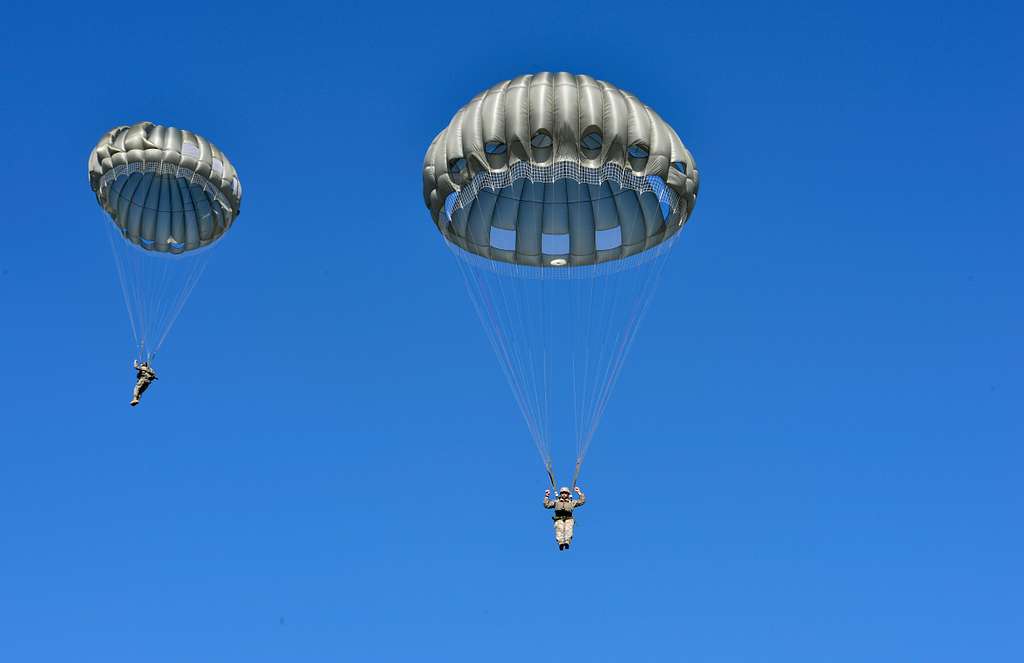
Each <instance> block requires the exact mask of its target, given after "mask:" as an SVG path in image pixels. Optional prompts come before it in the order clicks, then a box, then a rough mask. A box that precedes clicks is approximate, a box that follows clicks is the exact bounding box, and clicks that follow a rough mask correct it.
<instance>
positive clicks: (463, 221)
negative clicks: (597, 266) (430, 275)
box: [423, 73, 699, 267]
mask: <svg viewBox="0 0 1024 663" xmlns="http://www.w3.org/2000/svg"><path fill="white" fill-rule="evenodd" d="M698 181H699V180H698V174H697V168H696V163H695V162H694V159H693V155H691V154H690V152H689V151H688V150H687V149H686V147H684V146H683V143H682V141H680V140H679V137H678V136H677V135H676V132H675V131H674V130H673V129H672V127H670V126H669V125H668V124H666V123H665V121H664V120H662V119H661V117H659V116H658V114H657V113H655V112H654V111H653V110H651V108H649V107H648V106H646V105H644V104H643V103H642V102H640V101H639V100H638V99H637V98H636V97H634V96H633V95H631V94H629V93H628V92H624V91H622V90H620V89H619V88H617V87H615V86H614V85H611V84H609V83H605V82H604V81H599V80H595V79H593V78H590V77H589V76H573V75H571V74H567V73H557V74H551V73H541V74H535V75H527V76H520V77H518V78H514V79H512V80H509V81H505V82H503V83H499V84H498V85H495V86H494V87H492V88H490V89H489V90H486V91H484V92H481V93H480V94H478V95H477V96H476V97H474V98H473V100H472V101H470V102H469V103H468V104H466V105H465V106H463V107H462V108H461V109H460V110H459V111H458V112H457V113H456V114H455V116H454V117H453V118H452V120H451V122H450V123H449V124H448V127H447V128H446V129H445V130H444V131H442V132H441V133H440V134H438V135H437V137H436V138H435V139H434V141H433V142H432V143H431V145H430V148H429V149H428V150H427V154H426V158H425V159H424V163H423V197H424V200H425V202H426V204H427V207H428V208H429V209H430V213H431V216H432V217H433V219H434V222H435V224H436V225H437V228H438V230H440V231H441V233H442V234H443V235H444V236H445V238H446V239H448V240H449V241H450V242H452V243H453V244H455V245H457V246H458V247H460V248H462V249H464V250H466V251H470V252H472V253H475V254H477V255H480V256H484V257H487V258H490V259H492V260H499V261H503V262H511V263H516V264H522V265H533V266H553V267H564V266H572V265H588V264H594V263H600V262H606V261H610V260H616V259H619V258H624V257H628V256H630V255H634V254H636V253H640V252H642V251H645V250H647V249H650V248H652V247H654V246H657V245H658V244H660V243H662V242H664V241H666V240H668V239H670V238H671V237H672V236H673V235H675V233H677V232H678V231H679V229H680V228H681V227H682V226H683V224H684V223H685V222H686V220H687V219H688V218H689V215H690V213H691V212H692V211H693V206H694V204H695V202H696V198H697V189H698Z"/></svg>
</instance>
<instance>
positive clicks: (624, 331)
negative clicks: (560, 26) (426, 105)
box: [423, 73, 699, 487]
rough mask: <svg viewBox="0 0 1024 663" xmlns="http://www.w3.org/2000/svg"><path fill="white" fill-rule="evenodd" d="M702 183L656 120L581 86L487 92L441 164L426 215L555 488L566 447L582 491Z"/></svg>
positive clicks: (553, 79) (528, 80)
mask: <svg viewBox="0 0 1024 663" xmlns="http://www.w3.org/2000/svg"><path fill="white" fill-rule="evenodd" d="M698 184H699V179H698V172H697V167H696V162H695V161H694V159H693V155H691V154H690V152H689V151H688V150H687V149H686V147H684V145H683V143H682V141H680V139H679V137H678V136H677V135H676V132H675V131H674V130H673V129H672V127H670V126H669V125H668V124H667V123H665V121H664V120H662V119H661V118H660V117H659V116H658V115H657V114H656V113H655V112H654V111H653V110H652V109H651V108H649V107H648V106H646V105H644V104H643V103H642V102H640V101H639V100H638V99H637V98H636V97H635V96H633V95H632V94H629V93H628V92H624V91H622V90H620V89H619V88H617V87H615V86H614V85H611V84H609V83H606V82H603V81H599V80H596V79H594V78H591V77H589V76H574V75H571V74H567V73H557V74H553V73H540V74H535V75H526V76H520V77H518V78H515V79H512V80H509V81H504V82H502V83H499V84H497V85H495V86H494V87H492V88H490V89H488V90H486V91H484V92H481V93H480V94H478V95H477V96H476V97H474V98H473V100H471V101H470V102H469V103H468V104H466V105H465V106H464V107H462V108H461V109H460V110H459V111H458V112H457V113H456V114H455V116H454V117H453V118H452V120H451V122H450V123H449V124H448V126H447V128H445V129H444V130H443V131H442V132H441V133H440V134H438V135H437V137H436V138H434V141H433V142H432V143H431V145H430V148H429V149H428V150H427V154H426V157H425V159H424V163H423V197H424V201H425V203H426V205H427V208H428V209H429V210H430V214H431V217H432V219H433V221H434V224H435V225H436V227H437V229H438V231H440V233H441V236H442V237H443V238H444V241H445V244H446V246H447V247H448V249H450V251H451V253H452V254H453V255H454V256H455V257H456V260H457V262H458V264H459V266H460V268H461V271H462V274H463V277H464V279H465V282H466V287H467V289H468V291H469V294H470V298H471V299H472V300H473V303H474V305H475V307H476V310H477V313H478V315H479V317H480V320H481V322H482V323H483V326H484V329H485V331H486V332H487V335H488V338H489V340H490V342H491V344H492V346H493V348H494V350H495V354H496V355H497V357H498V360H499V364H500V365H501V367H502V369H503V371H504V373H505V376H506V377H507V378H508V382H509V384H510V386H511V388H512V393H513V395H514V398H515V400H516V403H517V404H518V406H519V408H520V410H521V411H522V413H523V416H524V418H525V419H526V423H527V427H528V429H529V431H530V435H531V437H532V438H533V441H534V443H535V445H536V446H537V449H538V451H539V452H540V455H541V458H542V460H543V462H544V464H545V469H546V470H547V473H548V479H549V481H550V482H551V485H552V487H554V485H555V478H554V474H555V473H554V466H555V462H556V458H555V454H556V453H560V452H559V449H561V448H568V444H565V443H563V441H567V440H570V439H571V440H574V441H575V445H574V447H575V460H574V470H573V484H575V482H576V478H577V477H578V476H579V472H580V467H581V465H582V463H583V459H584V456H585V455H586V452H587V450H588V448H589V446H590V443H591V440H592V439H593V437H594V435H595V433H596V431H597V427H598V423H599V422H600V419H601V416H602V414H603V413H604V411H605V407H606V406H607V404H608V401H609V398H610V396H611V393H612V389H613V387H614V385H615V382H616V380H617V378H618V376H619V374H620V372H621V370H622V366H623V362H624V360H625V358H626V355H627V353H628V350H629V347H630V345H631V344H632V342H633V339H634V338H635V335H636V330H637V328H638V325H639V323H640V320H641V319H642V318H643V315H644V312H645V311H646V309H647V305H648V303H649V302H650V301H651V298H652V297H653V295H654V291H655V288H656V286H657V283H658V280H659V276H660V274H661V271H662V267H663V265H664V261H665V258H666V257H667V256H668V254H669V252H670V251H671V248H672V246H673V244H674V243H675V240H676V238H677V236H678V232H679V230H680V229H681V228H682V227H683V226H684V225H685V223H686V222H687V220H688V219H689V218H690V214H691V213H692V212H693V208H694V205H695V204H696V200H697V190H698ZM641 402H642V400H641ZM648 414H649V413H648V412H646V411H641V412H636V413H635V416H647V415H648ZM559 460H560V459H559Z"/></svg>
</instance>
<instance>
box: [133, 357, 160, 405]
mask: <svg viewBox="0 0 1024 663" xmlns="http://www.w3.org/2000/svg"><path fill="white" fill-rule="evenodd" d="M153 380H156V371H154V370H153V369H152V368H150V366H149V364H148V363H145V362H144V363H142V364H140V363H138V362H136V363H135V391H134V392H132V403H131V404H132V407H134V406H136V405H138V404H139V399H140V398H141V397H142V392H144V391H146V389H148V388H149V385H150V383H151V382H153Z"/></svg>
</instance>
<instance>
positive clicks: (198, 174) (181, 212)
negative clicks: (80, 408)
mask: <svg viewBox="0 0 1024 663" xmlns="http://www.w3.org/2000/svg"><path fill="white" fill-rule="evenodd" d="M89 184H90V186H91V187H92V190H93V192H94V193H95V194H96V201H97V202H98V203H99V205H100V207H102V208H103V210H104V211H105V212H106V213H107V215H109V217H110V223H106V224H105V225H106V226H107V228H108V230H109V234H110V245H111V250H112V252H113V254H114V260H115V264H116V266H117V274H118V278H119V280H120V282H121V289H122V292H123V294H124V299H125V304H126V306H127V308H128V318H129V321H130V323H131V327H132V334H133V338H134V340H135V345H136V359H137V360H138V361H145V362H148V361H151V360H152V359H153V357H154V356H155V355H156V353H157V352H158V351H159V350H160V348H161V347H162V346H163V343H164V341H165V340H166V338H167V335H168V333H169V332H170V330H171V327H172V326H173V324H174V321H175V320H176V319H177V317H178V315H179V314H180V313H181V310H182V308H183V307H184V306H185V302H186V301H187V300H188V297H189V295H190V294H191V293H192V290H193V289H194V288H195V287H196V285H197V284H198V282H199V278H200V277H201V276H202V273H203V270H204V269H205V267H206V262H207V260H208V259H209V254H210V250H211V249H212V248H213V246H214V245H215V244H216V243H217V242H218V241H219V240H220V239H221V237H223V236H224V234H225V233H227V231H228V230H229V229H230V228H231V226H232V224H233V223H234V221H235V219H236V218H237V217H238V214H239V213H240V211H241V202H242V185H241V182H240V181H239V179H238V174H237V173H236V172H235V169H234V167H233V166H232V165H231V162H230V161H229V160H228V158H227V157H226V156H225V155H224V153H223V152H221V151H220V150H218V149H217V148H216V147H215V146H214V145H213V144H212V143H211V142H209V141H208V140H206V139H205V138H203V137H202V136H200V135H198V134H195V133H192V132H190V131H185V130H182V129H175V128H174V127H162V126H160V125H156V124H153V123H152V122H139V123H138V124H134V125H131V126H121V127H115V128H114V129H111V130H110V131H108V132H107V133H106V134H104V135H103V137H102V138H100V140H99V142H98V143H97V144H96V147H95V148H94V149H93V151H92V153H91V154H90V155H89Z"/></svg>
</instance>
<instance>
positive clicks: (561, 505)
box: [544, 488, 587, 550]
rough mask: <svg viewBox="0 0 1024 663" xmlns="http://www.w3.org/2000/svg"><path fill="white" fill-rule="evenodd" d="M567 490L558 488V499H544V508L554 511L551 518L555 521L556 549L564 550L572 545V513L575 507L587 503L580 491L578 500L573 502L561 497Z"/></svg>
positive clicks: (574, 522)
mask: <svg viewBox="0 0 1024 663" xmlns="http://www.w3.org/2000/svg"><path fill="white" fill-rule="evenodd" d="M568 492H569V490H568V489H567V488H560V489H559V490H558V499H556V500H552V499H549V498H548V497H546V496H545V497H544V508H545V509H554V510H555V515H553V516H552V517H551V519H552V520H553V521H555V541H557V542H558V549H559V550H565V549H567V548H568V547H569V544H570V543H572V531H573V526H574V525H575V524H576V521H575V520H574V519H573V517H572V511H573V509H575V508H576V507H579V506H583V505H584V504H586V502H587V496H586V495H584V494H583V491H582V490H581V491H580V498H579V499H578V500H574V499H572V498H570V497H568V496H565V497H563V495H565V494H567V493H568Z"/></svg>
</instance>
